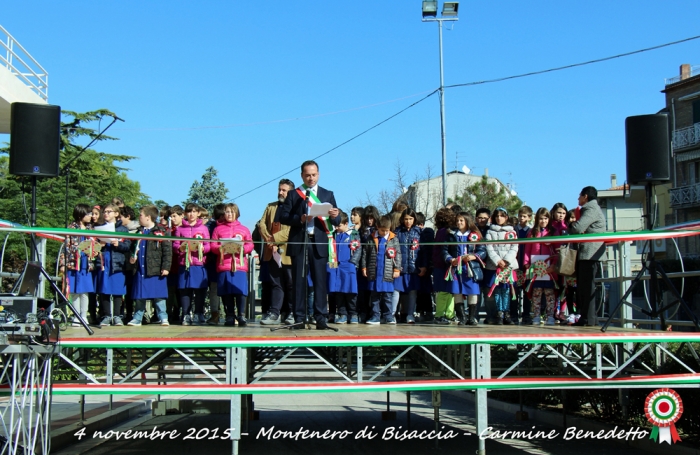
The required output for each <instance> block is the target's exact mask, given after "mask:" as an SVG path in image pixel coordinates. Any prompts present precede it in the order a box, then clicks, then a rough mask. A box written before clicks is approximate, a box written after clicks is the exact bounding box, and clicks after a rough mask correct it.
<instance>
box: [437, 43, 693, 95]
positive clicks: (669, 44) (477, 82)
mask: <svg viewBox="0 0 700 455" xmlns="http://www.w3.org/2000/svg"><path fill="white" fill-rule="evenodd" d="M698 38H700V35H698V36H691V37H690V38H685V39H682V40H678V41H673V42H670V43H666V44H659V45H658V46H653V47H647V48H646V49H640V50H637V51H632V52H625V53H624V54H618V55H613V56H611V57H604V58H598V59H595V60H589V61H587V62H581V63H574V64H572V65H566V66H559V67H556V68H550V69H547V70H540V71H532V72H530V73H523V74H518V75H515V76H506V77H499V78H497V79H487V80H485V81H476V82H465V83H463V84H453V85H446V86H445V88H454V87H466V86H470V85H481V84H491V83H493V82H503V81H507V80H510V79H518V78H521V77H528V76H536V75H538V74H544V73H551V72H553V71H561V70H566V69H569V68H576V67H578V66H585V65H591V64H593V63H600V62H605V61H607V60H612V59H615V58H620V57H627V56H629V55H634V54H641V53H642V52H648V51H653V50H656V49H661V48H662V47H668V46H673V45H675V44H680V43H685V42H687V41H692V40H696V39H698Z"/></svg>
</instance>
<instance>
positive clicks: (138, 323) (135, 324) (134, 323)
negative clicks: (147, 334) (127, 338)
mask: <svg viewBox="0 0 700 455" xmlns="http://www.w3.org/2000/svg"><path fill="white" fill-rule="evenodd" d="M127 325H128V326H130V327H141V321H137V320H136V319H132V320H131V321H129V323H128V324H127Z"/></svg>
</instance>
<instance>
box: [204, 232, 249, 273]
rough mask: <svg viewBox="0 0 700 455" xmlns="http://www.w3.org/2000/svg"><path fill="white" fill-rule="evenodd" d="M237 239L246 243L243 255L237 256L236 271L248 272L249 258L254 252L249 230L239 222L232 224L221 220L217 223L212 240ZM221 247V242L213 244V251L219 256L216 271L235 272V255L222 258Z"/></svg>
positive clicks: (225, 255)
mask: <svg viewBox="0 0 700 455" xmlns="http://www.w3.org/2000/svg"><path fill="white" fill-rule="evenodd" d="M236 237H238V238H239V239H240V240H243V242H244V243H243V254H236V258H235V261H236V262H235V264H236V267H235V270H240V271H243V272H247V271H248V261H247V256H248V255H249V254H250V253H251V251H253V237H252V236H251V235H250V231H249V230H248V228H247V227H245V226H243V225H242V224H241V223H240V222H239V221H238V220H236V221H232V222H229V221H226V220H221V221H219V222H218V223H217V225H216V228H214V234H213V235H212V236H211V238H212V239H234V238H236ZM221 246H222V243H221V242H212V243H211V250H212V251H213V252H214V253H216V256H217V261H216V271H217V272H230V271H233V270H234V269H233V260H234V258H233V255H231V254H228V253H227V254H224V255H223V256H222V251H221Z"/></svg>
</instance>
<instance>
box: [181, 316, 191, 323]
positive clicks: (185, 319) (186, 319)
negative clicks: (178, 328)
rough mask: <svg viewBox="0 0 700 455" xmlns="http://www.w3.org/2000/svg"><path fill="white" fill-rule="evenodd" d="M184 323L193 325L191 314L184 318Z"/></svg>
mask: <svg viewBox="0 0 700 455" xmlns="http://www.w3.org/2000/svg"><path fill="white" fill-rule="evenodd" d="M182 325H192V316H190V315H189V314H188V315H187V316H185V317H184V318H182Z"/></svg>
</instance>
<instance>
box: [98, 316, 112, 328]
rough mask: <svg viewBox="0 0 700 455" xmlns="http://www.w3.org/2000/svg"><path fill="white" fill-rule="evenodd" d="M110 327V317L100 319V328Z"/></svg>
mask: <svg viewBox="0 0 700 455" xmlns="http://www.w3.org/2000/svg"><path fill="white" fill-rule="evenodd" d="M110 325H112V317H111V316H105V317H103V318H102V322H100V327H108V326H110Z"/></svg>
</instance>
